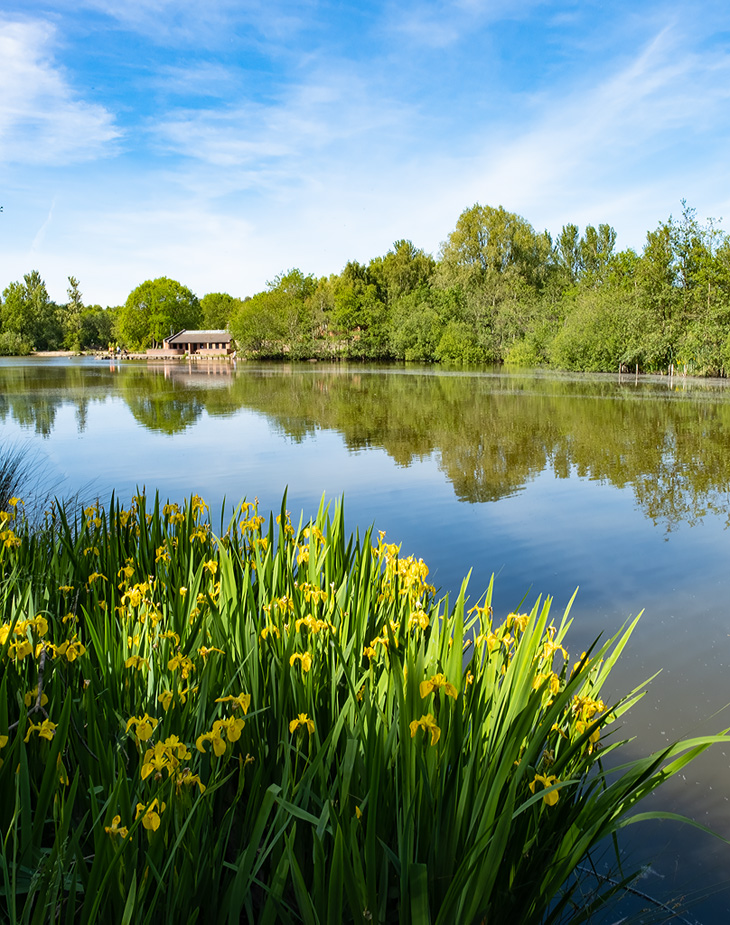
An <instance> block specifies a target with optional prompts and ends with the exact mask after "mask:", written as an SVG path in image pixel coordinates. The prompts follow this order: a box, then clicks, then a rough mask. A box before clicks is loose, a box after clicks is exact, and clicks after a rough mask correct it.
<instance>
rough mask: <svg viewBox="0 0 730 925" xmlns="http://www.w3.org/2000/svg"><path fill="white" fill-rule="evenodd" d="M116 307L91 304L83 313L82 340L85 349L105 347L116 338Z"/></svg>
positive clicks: (81, 324)
mask: <svg viewBox="0 0 730 925" xmlns="http://www.w3.org/2000/svg"><path fill="white" fill-rule="evenodd" d="M115 311H116V310H115V309H113V308H102V307H101V305H91V306H90V307H88V308H85V309H84V310H83V312H82V313H81V323H80V341H81V347H82V349H84V350H87V349H89V348H91V349H94V348H95V349H105V348H106V347H108V346H109V344H110V343H111V342H112V341H113V340H114V316H115Z"/></svg>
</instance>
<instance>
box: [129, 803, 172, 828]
mask: <svg viewBox="0 0 730 925" xmlns="http://www.w3.org/2000/svg"><path fill="white" fill-rule="evenodd" d="M166 806H167V804H166V803H158V802H157V798H155V799H154V800H153V801H152V802H151V803H150V805H149V806H148V807H147V809H146V810H145V804H144V803H137V814H136V816H135V817H134V818H135V819H139V817H140V816H142V825H143V826H144V827H145V828H146V829H147V830H148V831H150V832H156V831H157V830H158V829H159V827H160V821H161V820H160V815H161V813H164V811H165V808H166Z"/></svg>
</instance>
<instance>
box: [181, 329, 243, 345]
mask: <svg viewBox="0 0 730 925" xmlns="http://www.w3.org/2000/svg"><path fill="white" fill-rule="evenodd" d="M230 341H231V335H230V333H229V332H228V331H222V330H220V331H215V330H212V331H187V330H183V331H178V333H177V334H173V335H172V336H171V337H166V338H165V343H166V344H210V343H214V344H227V343H230Z"/></svg>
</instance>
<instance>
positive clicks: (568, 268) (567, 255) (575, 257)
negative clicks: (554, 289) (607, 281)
mask: <svg viewBox="0 0 730 925" xmlns="http://www.w3.org/2000/svg"><path fill="white" fill-rule="evenodd" d="M555 259H556V263H557V266H558V267H559V269H560V270H561V271H562V276H563V281H564V283H565V284H566V285H569V286H570V285H574V284H575V283H576V282H577V281H578V277H579V276H580V272H581V267H582V258H581V247H580V235H579V232H578V226H577V225H572V224H569V225H563V228H562V230H561V232H560V234H559V235H558V238H557V241H556V242H555Z"/></svg>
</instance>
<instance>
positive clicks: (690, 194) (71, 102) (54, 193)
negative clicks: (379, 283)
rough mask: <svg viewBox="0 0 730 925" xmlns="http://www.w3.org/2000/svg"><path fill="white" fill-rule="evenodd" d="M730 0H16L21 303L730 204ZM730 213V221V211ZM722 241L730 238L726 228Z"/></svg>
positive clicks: (11, 146) (10, 102)
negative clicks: (463, 228)
mask: <svg viewBox="0 0 730 925" xmlns="http://www.w3.org/2000/svg"><path fill="white" fill-rule="evenodd" d="M729 155H730V8H728V6H727V3H726V0H722V2H714V0H695V2H693V3H690V2H676V3H667V2H651V0H649V2H642V3H638V4H637V3H636V2H635V0H632V2H626V0H614V2H612V3H610V4H609V3H605V2H604V0H601V2H592V0H588V2H580V0H575V2H565V0H557V2H539V0H461V2H446V0H440V2H437V0H428V2H413V0H398V2H395V0H393V2H391V0H381V2H368V0H360V2H357V3H355V2H351V3H350V2H345V3H336V2H320V0H297V2H290V0H252V2H248V0H205V2H201V0H195V2H193V0H4V2H3V4H2V12H0V204H1V205H2V206H3V212H2V213H1V214H0V289H2V288H4V287H5V286H6V285H7V284H8V283H9V282H11V281H12V280H15V279H20V278H21V277H22V275H23V274H24V273H27V272H29V271H30V270H31V269H38V270H39V271H40V272H41V274H42V276H43V277H44V278H45V280H46V282H47V284H48V288H49V291H50V293H51V296H52V297H53V298H55V299H56V300H58V301H63V300H65V291H66V288H67V281H66V280H67V277H68V276H69V275H74V276H76V277H77V278H78V279H79V280H80V283H81V290H82V293H83V295H84V299H85V301H86V302H87V303H97V302H98V303H100V304H102V305H114V304H119V303H120V302H123V301H124V299H125V298H126V297H127V295H128V293H129V292H130V291H131V290H132V289H133V288H134V287H135V286H136V285H138V284H139V283H140V282H142V281H144V280H145V279H149V278H154V277H157V276H170V277H172V278H174V279H177V280H179V281H180V282H182V283H184V284H185V285H187V286H189V287H190V288H191V289H192V290H193V291H194V292H196V293H197V294H198V295H200V296H202V295H204V294H205V293H207V292H213V291H226V292H230V293H231V294H233V295H237V296H245V295H250V294H252V293H253V292H256V291H258V290H260V289H263V288H264V287H265V284H266V281H267V280H269V279H272V278H273V277H274V276H276V274H277V273H279V272H281V271H282V270H286V269H289V268H291V267H299V268H300V269H301V270H303V271H304V272H306V273H314V274H315V275H317V276H319V275H326V274H329V273H334V272H339V271H340V270H341V269H342V267H343V266H344V264H345V263H346V262H347V260H349V259H357V260H360V261H363V262H367V261H368V260H369V259H371V258H372V257H375V256H378V255H381V254H385V253H386V252H387V251H388V249H389V248H390V247H391V245H392V243H393V242H394V241H395V240H397V239H399V238H410V239H411V240H412V241H413V243H414V244H416V245H417V246H418V247H422V248H424V249H425V250H426V251H428V252H430V253H433V254H434V255H437V253H438V249H439V246H440V243H441V242H442V241H443V240H444V239H445V238H446V237H447V236H448V234H449V232H450V231H451V230H452V229H453V228H454V226H455V224H456V220H457V218H458V216H459V214H460V213H461V212H462V211H463V210H464V209H465V208H467V207H469V206H471V205H473V204H474V203H475V202H480V203H482V204H488V205H494V206H497V205H503V206H504V207H505V208H506V209H509V210H510V211H514V212H518V213H519V214H520V215H522V216H524V217H525V218H526V219H527V220H528V221H529V222H530V223H531V224H532V225H533V226H534V227H535V228H536V229H537V230H542V229H544V228H547V229H548V230H549V231H550V232H551V233H552V234H553V235H556V234H557V233H558V232H559V231H560V229H561V227H562V226H563V224H565V223H566V222H575V223H576V224H578V225H579V226H581V227H584V226H585V225H586V224H587V223H592V224H598V223H599V222H608V223H610V224H612V225H613V226H614V227H615V228H616V231H617V233H618V246H619V247H620V248H623V247H634V248H636V249H639V250H640V249H641V247H642V245H643V242H644V239H645V236H646V232H647V231H648V230H650V229H653V228H656V226H657V224H658V223H659V222H660V221H662V220H665V219H667V218H668V217H669V215H670V214H674V215H678V214H679V212H680V210H681V204H680V201H681V200H682V199H686V200H687V202H688V203H689V205H691V206H693V207H695V208H696V209H697V213H698V216H699V217H700V218H706V217H710V216H711V217H714V218H719V219H721V218H722V217H723V215H728V214H729V213H730V207H729V205H728V203H729V201H730V189H729V187H728V181H729V177H730V171H729V169H728V168H729V166H730V156H729ZM729 217H730V216H729ZM726 227H727V226H726Z"/></svg>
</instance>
